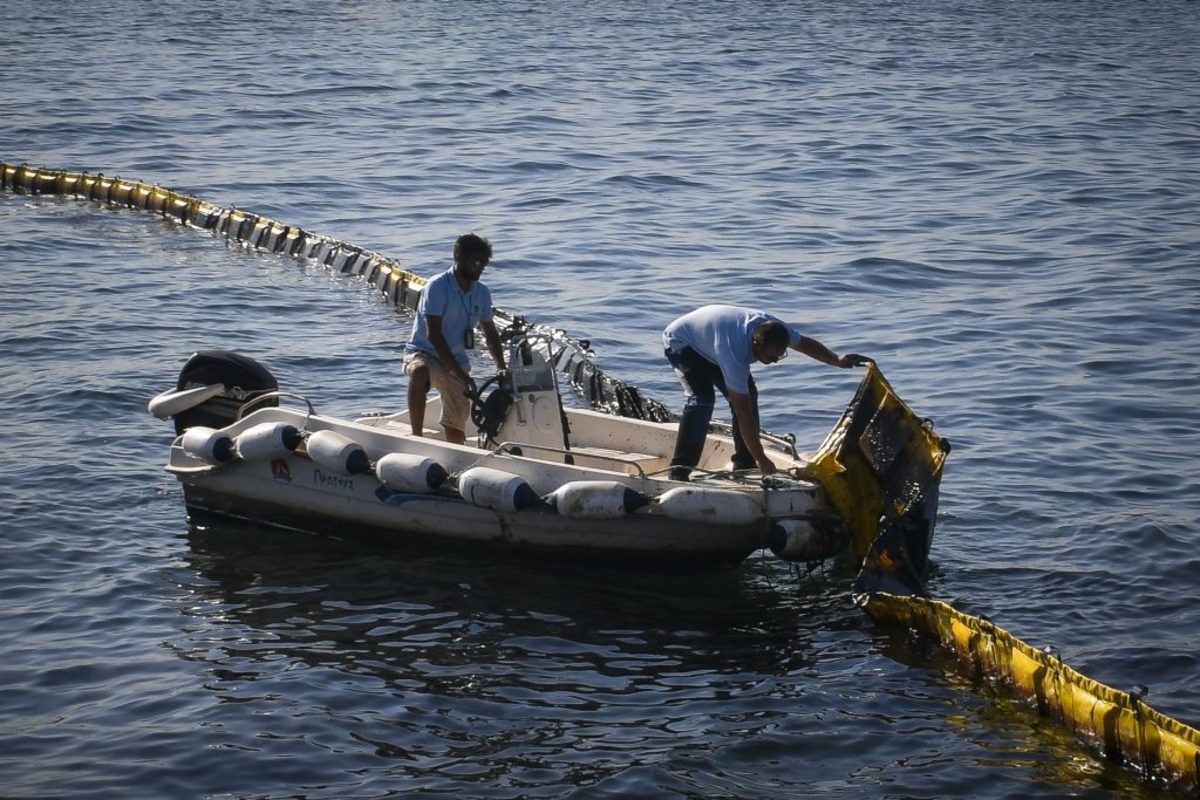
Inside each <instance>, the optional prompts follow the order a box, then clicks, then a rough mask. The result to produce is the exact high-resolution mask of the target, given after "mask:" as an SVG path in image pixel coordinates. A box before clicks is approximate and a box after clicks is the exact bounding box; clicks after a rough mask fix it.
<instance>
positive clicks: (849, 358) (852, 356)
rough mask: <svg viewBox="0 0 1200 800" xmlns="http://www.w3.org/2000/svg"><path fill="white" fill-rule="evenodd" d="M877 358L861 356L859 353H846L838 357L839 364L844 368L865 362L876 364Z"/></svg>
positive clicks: (859, 365) (857, 365)
mask: <svg viewBox="0 0 1200 800" xmlns="http://www.w3.org/2000/svg"><path fill="white" fill-rule="evenodd" d="M874 363H875V360H874V359H872V358H868V357H867V356H860V355H859V354H858V353H846V355H844V356H842V357H841V358H839V359H838V361H837V365H838V366H839V367H841V368H842V369H849V368H850V367H861V366H862V365H863V364H874Z"/></svg>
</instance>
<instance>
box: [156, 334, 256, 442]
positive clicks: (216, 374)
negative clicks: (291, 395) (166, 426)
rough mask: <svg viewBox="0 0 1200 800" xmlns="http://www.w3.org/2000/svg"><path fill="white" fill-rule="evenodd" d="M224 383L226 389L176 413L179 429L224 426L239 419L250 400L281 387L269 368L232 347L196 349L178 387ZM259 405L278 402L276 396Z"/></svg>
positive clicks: (183, 371) (179, 431)
mask: <svg viewBox="0 0 1200 800" xmlns="http://www.w3.org/2000/svg"><path fill="white" fill-rule="evenodd" d="M218 383H219V384H222V385H224V387H225V391H223V392H222V393H220V394H218V395H216V396H215V397H212V398H210V399H208V400H205V401H204V402H203V403H201V404H199V405H197V406H194V407H192V408H189V409H186V410H184V411H181V412H179V413H178V414H176V415H175V417H174V419H175V433H176V434H181V433H183V432H184V431H186V430H187V429H188V428H190V427H192V426H194V425H203V426H206V427H209V428H224V427H225V426H227V425H229V424H231V423H232V422H234V421H235V420H237V419H238V418H239V416H240V412H241V410H242V407H243V406H245V405H246V403H248V402H250V401H252V400H255V398H258V397H260V396H261V395H263V394H265V393H267V392H274V391H277V390H278V389H279V384H278V383H277V382H276V381H275V377H274V376H273V375H272V374H271V373H270V372H268V371H267V368H266V367H264V366H263V365H262V364H259V363H258V362H257V361H255V360H254V359H252V358H250V357H249V356H243V355H240V354H238V353H233V352H230V351H228V350H201V351H199V352H197V353H193V354H192V357H191V358H189V359H188V360H187V363H186V364H184V365H183V369H181V370H180V372H179V381H178V384H177V385H176V389H177V390H180V391H182V390H184V389H193V388H197V387H201V386H211V385H213V384H218ZM254 405H255V408H260V407H266V406H277V405H279V401H278V400H276V399H275V398H274V397H272V398H268V399H263V400H260V401H258V402H256V403H255V404H254Z"/></svg>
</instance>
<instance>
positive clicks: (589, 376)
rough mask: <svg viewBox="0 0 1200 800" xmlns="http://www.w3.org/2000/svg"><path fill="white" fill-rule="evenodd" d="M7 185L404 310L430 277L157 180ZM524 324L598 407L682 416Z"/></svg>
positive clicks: (60, 178) (37, 177)
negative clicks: (327, 281) (253, 255)
mask: <svg viewBox="0 0 1200 800" xmlns="http://www.w3.org/2000/svg"><path fill="white" fill-rule="evenodd" d="M0 188H4V189H10V190H13V191H18V192H27V193H29V194H49V195H59V196H63V197H74V198H78V199H83V200H92V201H95V202H99V203H106V204H109V205H116V206H123V207H125V208H132V209H138V210H143V211H149V212H152V213H155V214H159V215H161V216H163V217H165V218H167V219H170V220H173V221H175V222H178V223H181V224H183V225H188V226H190V227H194V228H200V229H202V230H206V231H211V232H213V233H216V234H219V235H221V236H224V237H225V238H226V239H228V240H231V241H236V242H238V243H240V244H243V245H247V246H249V247H253V248H255V249H257V250H263V251H265V252H270V253H280V254H283V255H288V256H293V257H296V258H303V259H307V260H311V261H316V262H318V263H319V264H322V265H323V266H325V267H327V268H328V269H329V270H330V271H332V272H338V273H342V274H346V275H352V276H357V277H360V278H362V279H363V280H364V281H365V282H366V283H367V285H368V286H370V287H372V288H373V289H375V290H376V291H377V292H379V294H380V295H381V296H382V297H383V298H384V300H385V301H387V302H388V303H389V304H391V305H393V306H396V307H397V308H401V309H408V310H410V311H411V310H414V309H416V307H417V303H419V302H420V300H421V291H422V289H423V288H424V286H425V284H426V283H427V281H426V280H425V279H424V278H422V277H421V276H419V275H417V274H415V273H412V272H409V271H408V270H406V269H404V268H403V267H401V266H400V265H399V264H398V263H397V262H395V261H393V260H392V259H389V258H386V257H385V256H382V255H380V254H379V253H376V252H372V251H370V250H365V249H363V248H361V247H358V246H356V245H353V244H348V243H346V242H343V241H340V240H338V239H333V238H330V237H328V236H323V235H321V234H318V233H312V232H311V231H306V230H304V229H303V228H298V227H296V226H294V225H285V224H283V223H281V222H277V221H275V220H273V219H269V218H267V217H264V216H261V215H259V214H254V213H251V212H248V211H242V210H239V209H237V208H222V207H221V206H216V205H213V204H212V203H209V202H207V201H205V200H201V199H199V198H196V197H191V196H189V195H185V194H180V193H178V192H175V191H173V190H171V189H167V188H165V187H162V186H157V185H155V184H150V183H142V182H141V181H130V180H125V179H124V178H119V177H113V178H110V177H107V176H105V175H104V174H103V173H97V174H95V175H91V174H89V173H86V172H67V171H65V170H47V169H41V168H39V167H31V166H28V165H24V164H22V165H16V164H8V163H4V162H0ZM515 319H516V317H514V316H513V315H512V314H509V313H507V312H505V311H502V310H497V313H496V321H497V327H499V328H501V329H503V328H506V327H508V326H509V325H511V324H512V323H513V321H514V320H515ZM522 323H523V324H524V325H525V328H526V330H533V331H536V332H537V333H539V334H541V336H542V338H543V339H544V340H545V341H546V342H548V343H549V345H548V346H549V348H550V360H551V363H552V364H554V366H555V368H556V369H557V370H558V371H559V372H560V373H561V374H563V375H565V376H566V378H567V380H568V381H569V382H570V384H571V387H572V388H573V389H574V390H575V392H577V393H578V394H579V395H580V396H582V397H583V398H584V399H586V400H587V401H588V403H589V404H590V405H591V406H592V408H595V409H597V410H600V411H605V412H607V413H610V414H617V415H620V416H623V417H633V418H635V419H646V420H652V421H655V422H667V421H670V420H673V419H676V418H677V415H676V414H674V413H673V412H672V411H671V410H670V409H668V408H667V407H666V406H665V405H663V404H662V403H660V402H659V401H657V400H654V399H652V398H650V397H647V396H646V395H644V394H642V392H641V391H640V390H639V389H638V388H637V387H635V386H630V385H629V384H627V383H624V382H622V381H619V380H615V379H613V378H612V377H610V376H609V375H607V374H605V373H604V371H603V370H601V369H600V367H599V366H598V365H597V364H596V359H595V354H594V353H593V351H592V349H591V345H590V343H589V342H587V341H585V340H578V339H573V338H571V337H570V336H568V335H567V334H566V333H565V332H564V331H561V330H558V329H554V328H549V327H547V326H544V325H538V324H536V323H530V322H527V321H524V320H522Z"/></svg>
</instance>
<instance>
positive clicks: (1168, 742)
mask: <svg viewBox="0 0 1200 800" xmlns="http://www.w3.org/2000/svg"><path fill="white" fill-rule="evenodd" d="M0 188H3V189H9V190H13V191H18V192H28V193H30V194H50V195H60V196H64V197H75V198H80V199H87V200H92V201H96V202H100V203H107V204H111V205H118V206H124V207H127V208H132V209H140V210H145V211H149V212H152V213H156V214H160V215H161V216H163V217H165V218H167V219H171V220H174V221H176V222H179V223H181V224H184V225H188V226H191V227H195V228H200V229H202V230H206V231H212V232H213V233H217V234H220V235H222V236H224V237H225V238H226V239H229V240H233V241H236V242H239V243H241V244H244V245H248V246H250V247H254V248H256V249H259V250H264V251H267V252H272V253H281V254H285V255H289V256H294V257H298V258H304V259H309V260H313V261H317V262H318V263H320V264H322V265H324V266H326V267H328V268H329V269H330V270H331V271H334V272H339V273H345V274H348V275H354V276H358V277H361V278H363V279H364V280H365V281H366V283H367V284H368V285H369V286H370V287H372V288H374V289H375V290H377V291H378V292H379V293H380V294H381V295H382V296H383V297H384V299H385V300H386V301H387V302H388V303H390V304H391V305H394V306H396V307H397V308H402V309H415V308H416V307H417V303H418V302H419V301H420V297H421V290H422V289H423V287H424V286H425V283H426V281H425V279H424V278H422V277H420V276H419V275H416V274H414V273H412V272H409V271H407V270H405V269H403V268H402V267H401V266H400V265H399V264H397V263H396V262H395V261H392V260H391V259H388V258H385V257H384V256H382V255H380V254H378V253H374V252H371V251H369V250H364V249H362V248H360V247H356V246H354V245H351V244H347V243H346V242H342V241H339V240H336V239H331V238H329V237H327V236H322V235H320V234H316V233H311V232H309V231H306V230H303V229H302V228H298V227H295V226H292V225H284V224H283V223H280V222H276V221H275V220H272V219H268V218H266V217H263V216H260V215H258V214H253V213H249V212H245V211H241V210H239V209H237V208H222V207H220V206H216V205H213V204H212V203H208V202H206V201H204V200H200V199H198V198H195V197H190V196H188V195H183V194H179V193H178V192H175V191H172V190H171V189H167V188H164V187H162V186H156V185H153V184H147V183H142V182H139V181H127V180H124V179H122V178H119V177H115V178H109V177H106V176H105V175H103V174H96V175H90V174H88V173H86V172H85V173H76V172H67V171H65V170H46V169H40V168H37V167H30V166H27V165H14V164H8V163H4V162H0ZM515 319H517V318H516V317H514V316H512V315H510V314H507V313H506V312H502V311H498V312H497V321H498V323H499V326H500V327H507V326H508V325H511V324H512V322H513V321H514V320H515ZM522 323H523V324H524V325H525V326H526V329H527V330H529V329H532V330H535V331H537V332H539V333H541V334H542V335H543V336H544V337H545V338H546V339H547V341H549V342H551V343H552V344H551V348H552V349H551V359H552V363H554V365H555V367H556V369H557V370H558V371H559V372H560V373H562V374H564V375H566V376H567V378H568V380H569V381H570V383H571V386H572V387H573V388H574V390H575V391H576V392H578V393H579V394H580V395H581V396H583V397H584V398H586V399H587V400H588V402H589V403H590V404H591V405H592V407H593V408H596V409H599V410H602V411H607V412H609V413H613V414H619V415H621V416H626V417H635V418H638V419H648V420H655V421H667V420H671V419H674V418H676V417H675V415H674V414H673V413H672V412H671V411H670V410H669V409H667V408H666V406H664V405H663V404H662V403H660V402H658V401H656V400H653V399H651V398H649V397H646V396H645V395H643V394H642V393H641V392H640V391H639V390H638V389H637V388H636V387H633V386H630V385H628V384H625V383H623V382H621V381H617V380H614V379H612V378H610V377H609V376H608V375H606V374H605V373H604V372H603V371H602V370H601V369H600V368H599V367H598V366H597V365H596V363H595V355H594V353H593V352H592V350H591V347H590V345H589V343H588V342H587V341H584V340H576V339H572V338H571V337H570V336H568V335H567V334H566V333H565V332H563V331H560V330H556V329H550V328H546V327H545V326H540V325H536V324H532V323H528V322H525V321H524V320H522ZM863 405H869V406H871V407H873V408H876V409H877V410H878V411H877V415H881V416H879V420H880V421H882V420H884V419H885V418H888V417H897V416H899V417H902V418H903V419H904V420H905V422H906V427H905V430H907V431H909V432H910V435H909V436H908V438H903V437H902V438H901V439H896V440H886V438H884V437H880V436H878V431H879V430H880V428H879V427H878V426H877V425H876V422H875V418H876V416H877V415H876V414H871V415H861V414H860V415H857V417H855V415H854V414H853V413H852V412H853V411H854V410H855V409H857V408H859V407H860V406H863ZM852 418H856V419H859V420H861V419H864V418H865V419H867V420H868V421H869V423H868V424H866V425H865V426H861V427H860V425H859V423H854V424H851V422H850V420H851V419H852ZM773 438H776V439H778V438H779V437H773ZM781 441H783V442H784V443H787V441H786V440H781ZM917 451H921V452H925V453H927V454H928V457H927V458H926V459H925V460H924V461H922V459H920V458H918V459H916V460H914V459H912V458H900V456H902V455H905V456H911V455H912V454H913V453H914V452H917ZM948 452H949V445H948V443H946V442H945V441H944V440H941V439H939V438H938V437H936V436H935V435H934V434H933V432H932V428H931V427H930V426H928V425H924V424H921V421H920V420H919V419H918V418H917V417H916V416H915V415H914V414H913V413H912V411H911V410H910V409H908V407H907V406H905V405H904V403H903V401H901V400H900V399H899V397H898V396H897V395H896V394H895V392H894V391H892V389H891V387H890V386H889V385H888V384H887V382H886V381H885V380H884V379H883V377H882V375H879V374H878V371H877V370H874V369H873V368H872V369H871V370H869V374H868V376H867V377H866V378H865V379H864V380H863V383H862V384H861V386H860V388H859V393H858V395H856V397H855V400H854V401H853V402H852V403H851V408H850V409H848V410H847V413H846V415H845V416H844V417H843V419H842V421H841V422H840V423H839V425H837V426H835V428H834V431H833V432H832V433H831V434H830V436H829V437H828V438H827V440H826V442H825V443H824V444H823V445H822V447H821V450H820V451H819V453H818V456H817V458H816V460H815V464H814V474H815V477H817V478H818V479H819V480H821V482H822V484H823V485H824V486H825V488H826V489H827V491H829V492H830V494H831V496H832V499H833V501H834V503H835V505H837V506H838V508H839V510H840V511H841V513H842V514H843V515H845V516H846V518H847V519H849V520H850V521H851V525H850V527H851V536H852V549H853V550H854V551H855V552H856V553H859V552H863V551H864V550H865V551H866V558H865V559H864V565H863V571H862V574H861V575H860V579H861V578H862V577H863V576H864V575H866V576H883V577H882V578H881V579H879V580H874V581H871V582H870V585H868V586H866V587H864V586H863V585H862V584H861V581H860V584H859V585H858V586H856V589H858V590H860V591H859V593H858V594H857V595H856V596H857V598H858V600H859V602H860V603H861V604H862V605H863V607H864V609H865V611H866V613H867V614H868V616H870V617H871V619H872V620H874V621H875V622H877V623H879V624H883V625H889V624H890V625H900V626H905V627H908V628H910V629H913V630H916V631H919V632H921V633H924V634H926V635H930V636H935V637H937V638H938V639H939V640H940V641H941V642H942V643H943V644H945V645H946V646H947V647H949V648H950V649H952V650H953V651H954V652H956V653H958V655H959V656H960V657H961V658H962V660H963V661H965V662H966V663H967V664H968V665H970V667H971V669H972V670H973V671H974V672H975V674H976V675H978V676H987V677H991V678H996V679H999V680H1001V681H1003V682H1005V683H1007V684H1009V685H1010V686H1012V688H1013V689H1014V690H1015V691H1016V692H1018V693H1019V694H1021V695H1024V696H1025V697H1027V698H1031V699H1033V700H1034V701H1035V702H1036V704H1037V708H1038V709H1039V711H1041V712H1043V713H1045V714H1049V715H1051V716H1054V717H1057V718H1059V719H1060V720H1062V721H1063V722H1064V723H1066V725H1067V726H1068V727H1070V728H1071V729H1072V730H1074V731H1075V732H1076V733H1077V734H1078V735H1079V736H1080V737H1081V738H1083V739H1084V740H1085V741H1088V742H1091V743H1093V744H1095V745H1097V746H1098V747H1099V748H1100V749H1101V751H1102V752H1103V753H1104V754H1105V755H1106V756H1108V757H1110V758H1113V759H1115V760H1118V761H1121V762H1123V763H1126V764H1129V765H1131V766H1133V767H1135V768H1136V769H1138V770H1139V771H1141V773H1142V774H1143V775H1144V776H1146V777H1148V778H1154V777H1159V778H1163V779H1165V780H1168V781H1171V782H1174V783H1176V784H1177V785H1179V786H1181V787H1183V788H1185V789H1190V790H1192V791H1195V790H1197V789H1198V788H1200V731H1197V730H1196V729H1195V728H1192V727H1189V726H1188V725H1185V724H1183V723H1181V722H1178V721H1176V720H1174V719H1171V718H1170V717H1168V716H1166V715H1164V714H1161V713H1160V712H1158V711H1155V710H1154V709H1152V708H1150V707H1149V706H1148V705H1146V704H1145V703H1144V702H1142V700H1141V698H1140V696H1138V695H1134V694H1130V693H1128V692H1122V691H1119V690H1117V689H1113V688H1112V687H1109V686H1106V685H1104V684H1102V683H1099V682H1097V681H1094V680H1092V679H1091V678H1088V677H1086V676H1084V675H1081V674H1079V673H1078V672H1076V671H1075V670H1073V669H1071V668H1070V667H1068V666H1067V665H1065V664H1063V663H1062V661H1060V660H1059V659H1058V658H1056V657H1054V656H1052V655H1050V654H1049V653H1047V652H1045V651H1042V650H1037V649H1035V648H1033V647H1031V646H1030V645H1028V644H1026V643H1025V642H1023V641H1021V640H1020V639H1017V638H1016V637H1015V636H1013V635H1012V634H1010V633H1008V632H1007V631H1004V630H1003V629H1001V628H999V627H997V626H996V625H994V624H992V623H991V622H989V621H987V620H985V619H982V618H978V617H972V616H970V615H968V614H964V613H962V612H961V611H957V610H956V609H954V608H953V607H951V606H949V605H947V604H946V603H943V602H940V601H937V600H931V599H928V598H925V597H921V596H918V595H919V594H921V593H922V589H923V587H920V586H914V585H913V584H912V582H910V581H908V580H907V579H906V578H905V577H904V576H905V575H906V574H908V575H912V574H916V575H921V574H924V564H912V563H911V562H909V561H908V560H907V558H908V556H907V552H906V551H907V550H908V549H909V548H908V547H907V546H906V543H909V542H914V541H917V540H914V539H912V538H911V537H913V536H915V537H918V539H919V538H920V537H931V536H932V535H933V519H932V514H928V515H926V514H923V512H922V503H923V501H930V502H928V503H927V507H928V508H936V496H935V493H936V486H937V479H938V478H940V476H941V472H942V467H943V464H944V461H945V457H946V454H947V453H948ZM900 463H913V464H916V465H917V466H918V467H919V468H921V469H923V470H924V471H925V474H927V475H930V476H933V477H934V480H933V482H932V485H929V484H922V483H921V481H914V480H912V478H913V476H912V475H911V474H908V473H907V472H904V471H901V470H892V469H890V465H891V464H900ZM881 487H882V488H884V489H891V490H899V491H891V492H889V493H881V492H880V489H881ZM881 496H888V497H890V498H891V499H890V500H889V501H887V502H890V503H891V507H885V505H884V503H883V502H882V501H881V502H879V503H877V504H875V505H871V504H863V503H861V502H859V499H860V498H863V497H881ZM903 521H907V522H908V523H910V524H907V525H904V526H901V525H898V524H896V523H897V522H903ZM881 529H882V530H883V533H882V534H879V535H878V536H877V535H876V534H877V533H878V532H879V531H880V530H881ZM912 549H913V550H915V549H916V547H915V546H914V547H913V548H912ZM926 549H927V548H926ZM891 577H897V578H899V583H896V582H895V581H892V580H891ZM881 586H900V587H901V589H902V590H903V591H904V592H905V593H904V594H892V593H889V592H887V591H879V588H880V587H881ZM909 592H912V594H909Z"/></svg>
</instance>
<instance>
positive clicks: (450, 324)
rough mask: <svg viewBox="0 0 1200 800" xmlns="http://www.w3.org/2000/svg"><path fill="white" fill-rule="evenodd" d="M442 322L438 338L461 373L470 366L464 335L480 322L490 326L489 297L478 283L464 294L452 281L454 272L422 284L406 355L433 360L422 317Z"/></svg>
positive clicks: (490, 296)
mask: <svg viewBox="0 0 1200 800" xmlns="http://www.w3.org/2000/svg"><path fill="white" fill-rule="evenodd" d="M427 315H432V316H435V317H441V318H442V334H443V335H444V336H445V337H446V344H448V345H450V352H452V353H454V359H455V360H456V361H457V362H458V363H459V364H460V365H462V367H463V368H464V369H466V368H468V367H469V366H470V364H471V359H470V356H468V355H467V348H466V335H467V331H471V330H474V328H475V326H477V325H478V324H479V323H480V322H491V321H492V318H493V309H492V293H491V291H489V290H488V288H487V287H486V286H484V285H483V284H482V283H480V282H479V281H476V282H475V283H473V284H471V288H469V289H467V290H466V291H465V292H464V291H463V290H462V288H461V287H460V286H459V285H458V279H457V278H455V277H454V268H453V267H451V268H450V269H448V270H446V271H445V272H443V273H442V274H440V275H438V276H437V277H436V278H433V279H432V280H430V281H429V283H427V284H425V288H424V289H423V290H422V291H421V302H420V303H418V304H417V321H416V322H415V323H414V324H413V330H412V337H411V338H410V339H409V340H408V347H407V348H406V350H407V352H409V353H425V354H427V355H431V356H434V357H435V358H436V357H437V350H436V349H434V347H433V343H432V342H430V341H429V328H428V327H427V325H426V323H425V317H426V316H427Z"/></svg>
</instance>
